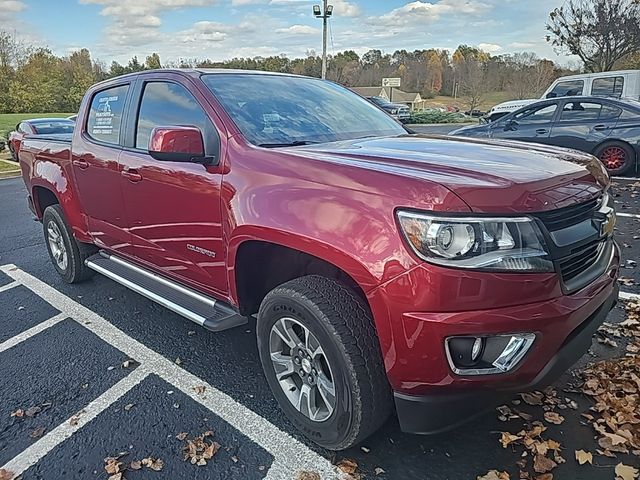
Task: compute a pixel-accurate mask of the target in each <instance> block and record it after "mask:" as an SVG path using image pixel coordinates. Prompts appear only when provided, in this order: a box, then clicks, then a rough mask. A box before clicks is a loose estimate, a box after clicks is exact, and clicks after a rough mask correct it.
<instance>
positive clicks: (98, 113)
mask: <svg viewBox="0 0 640 480" xmlns="http://www.w3.org/2000/svg"><path fill="white" fill-rule="evenodd" d="M128 91H129V85H121V86H118V87H113V88H108V89H106V90H102V91H100V92H98V93H96V94H95V95H94V96H93V99H92V100H91V110H90V111H89V120H88V121H87V134H88V135H89V136H90V137H91V138H93V139H95V140H98V141H100V142H104V143H110V144H113V145H117V144H119V143H120V128H121V126H122V113H123V112H124V102H125V100H126V98H127V92H128Z"/></svg>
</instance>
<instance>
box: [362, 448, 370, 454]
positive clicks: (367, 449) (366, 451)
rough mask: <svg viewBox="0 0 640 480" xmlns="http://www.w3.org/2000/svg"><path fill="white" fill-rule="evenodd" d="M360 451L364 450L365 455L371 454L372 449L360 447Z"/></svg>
mask: <svg viewBox="0 0 640 480" xmlns="http://www.w3.org/2000/svg"><path fill="white" fill-rule="evenodd" d="M360 450H362V451H363V452H364V453H369V452H370V451H371V449H370V448H367V447H360Z"/></svg>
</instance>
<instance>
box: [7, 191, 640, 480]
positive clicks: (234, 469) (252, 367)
mask: <svg viewBox="0 0 640 480" xmlns="http://www.w3.org/2000/svg"><path fill="white" fill-rule="evenodd" d="M613 188H614V193H615V195H616V204H617V210H618V213H619V215H620V216H619V220H618V227H617V238H618V242H619V243H620V245H621V246H622V251H623V262H622V263H623V266H625V267H628V268H624V269H623V270H622V272H623V273H622V275H623V277H624V278H626V279H627V280H625V281H624V285H622V286H621V288H622V289H623V290H624V291H625V292H628V293H629V294H640V266H634V265H633V262H632V261H640V182H638V180H633V179H629V180H616V181H615V185H614V187H613ZM25 195H26V193H25V191H24V187H23V184H22V180H21V179H18V178H16V179H7V180H0V225H1V226H2V233H1V236H0V318H1V321H0V379H1V380H0V382H1V383H0V468H2V469H5V470H7V471H10V472H12V473H13V474H15V475H20V478H22V479H61V478H64V479H82V480H85V479H92V478H95V479H107V478H108V477H109V474H107V472H106V470H105V458H107V457H116V456H118V455H120V454H122V453H126V455H124V456H122V457H121V458H120V460H119V461H121V462H123V463H127V464H128V463H129V462H132V461H134V462H135V461H140V460H142V459H148V458H151V459H152V460H154V461H157V459H161V460H162V463H163V465H162V468H161V469H160V470H154V469H152V468H149V467H142V468H141V469H139V470H129V471H127V472H125V474H124V477H123V478H126V479H129V480H135V479H154V478H168V479H172V480H173V479H176V480H178V479H187V478H189V479H191V478H208V479H210V478H211V479H253V478H268V479H294V478H296V475H298V473H299V472H301V471H310V472H318V473H319V474H320V475H321V478H327V479H328V478H338V473H337V471H336V469H335V467H334V465H335V464H337V463H339V462H340V461H342V460H344V459H351V460H352V461H353V462H354V463H355V464H357V473H358V474H361V475H362V476H363V477H362V478H387V479H403V480H404V479H407V480H408V479H438V480H443V479H475V478H476V476H477V475H482V474H484V473H486V472H487V471H488V470H490V469H499V470H507V471H509V472H510V473H511V474H512V477H511V478H517V472H518V469H517V467H516V466H515V462H516V461H518V460H519V458H520V454H519V453H517V452H514V451H513V450H511V449H504V448H502V447H501V445H500V443H499V436H500V431H504V430H505V429H506V428H509V429H510V430H511V431H513V430H515V429H517V428H518V422H520V423H521V421H520V420H510V421H509V422H508V424H509V426H508V427H506V426H505V423H504V422H501V421H500V420H498V418H497V415H496V413H495V412H489V413H488V414H486V415H484V416H482V417H480V418H478V419H477V420H475V421H474V422H472V423H470V424H468V425H465V426H464V427H462V428H459V429H457V430H455V431H453V432H449V433H446V434H442V435H438V436H430V437H421V436H413V435H406V434H403V433H401V432H400V431H399V428H398V424H397V421H396V420H395V419H393V418H392V419H390V420H389V421H388V422H387V424H386V425H385V426H384V427H383V428H382V429H381V430H380V431H379V432H378V433H377V434H376V435H375V436H373V437H372V438H370V439H368V440H367V441H366V442H365V443H364V444H363V445H362V446H360V447H357V448H353V449H351V450H348V451H345V452H339V453H337V454H336V453H332V452H328V451H324V450H323V449H320V448H318V447H315V446H313V445H309V444H308V443H307V442H305V440H304V439H303V438H302V437H300V436H299V435H298V434H297V433H296V431H295V429H294V427H293V426H292V425H290V424H289V422H288V421H287V420H286V418H284V416H283V414H282V413H281V412H280V410H279V408H278V406H277V404H276V402H275V400H274V399H273V398H272V396H271V393H270V391H269V388H268V386H267V383H266V381H265V380H264V378H263V376H262V372H261V368H260V364H259V361H258V356H257V348H256V344H255V331H254V327H255V323H254V322H253V323H252V322H250V323H249V324H248V325H247V326H245V327H241V328H239V329H234V330H230V331H226V332H222V333H211V332H208V331H206V330H203V329H201V328H199V327H198V326H196V325H195V324H193V323H191V322H189V321H188V320H185V319H183V318H182V317H179V316H178V315H176V314H173V313H172V312H170V311H168V310H166V309H164V308H162V307H160V306H158V305H156V304H154V303H152V302H151V301H149V300H147V299H145V298H143V297H141V296H139V295H137V294H135V293H133V292H131V291H129V290H127V289H126V288H124V287H122V286H120V285H118V284H116V283H114V282H112V281H110V280H108V279H106V278H104V277H102V276H96V277H94V278H93V279H91V280H89V281H88V282H86V283H83V284H79V285H73V286H70V285H66V284H64V283H63V282H62V281H61V280H60V278H59V277H58V275H57V274H56V272H55V271H54V269H53V267H52V266H51V264H50V262H49V258H48V256H47V251H46V248H45V246H44V243H43V238H42V232H41V225H40V224H39V223H37V222H34V221H33V220H32V216H31V214H30V212H29V211H28V209H27V206H26V202H25ZM623 318H624V314H623V311H622V309H621V308H620V307H616V308H615V309H614V310H613V311H612V312H611V314H610V318H609V321H611V322H617V321H620V320H622V319H623ZM619 354H620V351H619V350H616V349H614V348H611V347H608V346H605V345H600V344H597V343H595V344H594V347H593V349H592V351H591V355H586V356H585V357H584V358H583V360H582V361H581V364H585V363H586V362H587V361H589V360H591V359H592V358H594V356H598V357H607V356H614V355H619ZM573 380H574V378H573V376H572V374H571V373H567V374H566V375H565V376H564V377H563V378H562V379H561V380H560V381H559V382H558V384H557V385H556V386H557V388H558V389H563V388H564V387H565V386H566V385H567V383H568V382H572V381H573ZM566 395H567V396H569V397H571V398H572V399H574V400H575V401H576V402H577V403H578V405H579V408H578V409H577V410H575V411H571V412H567V413H566V415H565V416H566V417H567V421H566V422H565V423H564V424H563V425H558V426H555V425H551V426H550V429H549V430H550V431H551V432H552V434H553V436H554V438H556V439H558V440H559V441H560V442H561V443H562V445H563V448H566V452H567V453H566V455H565V457H566V459H567V462H566V463H564V464H562V465H560V466H559V467H558V468H557V469H556V470H554V475H555V477H554V478H556V479H558V478H560V479H565V478H571V479H600V478H614V475H613V469H612V468H610V467H608V466H604V465H612V464H615V463H617V461H618V460H613V459H612V460H611V461H610V462H608V463H607V462H606V461H604V460H601V459H600V460H599V462H600V465H603V466H602V467H598V468H596V467H591V468H586V467H584V466H579V465H578V464H577V463H576V462H575V461H574V460H573V449H574V448H575V449H580V448H585V449H592V450H595V448H596V447H595V446H594V445H593V433H592V431H591V429H590V427H588V426H585V425H584V424H582V423H581V421H580V413H581V412H584V411H585V410H587V409H588V408H589V407H590V406H591V403H590V401H589V400H588V399H587V398H586V397H584V396H582V395H579V394H570V393H567V394H566ZM19 410H22V411H23V415H16V412H17V411H19ZM530 413H531V414H532V415H534V416H535V415H538V416H541V415H542V413H541V411H539V410H536V409H535V408H532V409H531V410H530ZM12 414H13V415H12ZM205 432H213V433H212V434H211V433H207V435H206V436H205V437H204V438H205V440H207V439H209V440H208V441H210V442H214V441H215V442H217V443H218V444H219V445H220V449H219V451H218V453H217V454H216V455H215V456H214V457H213V459H211V460H210V461H209V462H208V464H207V465H202V466H198V465H194V464H192V463H190V462H189V461H185V460H184V455H183V447H184V445H185V442H186V440H185V437H184V435H181V434H182V433H186V434H187V437H186V439H189V438H195V437H197V436H200V435H203V434H205ZM285 432H288V433H285ZM624 458H627V460H626V462H625V463H627V464H634V463H635V460H634V459H633V458H630V457H625V456H624V455H620V459H624ZM156 465H157V463H156ZM8 478H11V477H8ZM307 478H314V477H307ZM315 478H317V477H315ZM3 480H4V478H3Z"/></svg>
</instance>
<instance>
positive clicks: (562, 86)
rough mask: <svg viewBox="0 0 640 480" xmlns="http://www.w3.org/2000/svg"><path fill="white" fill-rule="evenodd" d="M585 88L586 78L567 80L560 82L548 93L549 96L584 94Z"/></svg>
mask: <svg viewBox="0 0 640 480" xmlns="http://www.w3.org/2000/svg"><path fill="white" fill-rule="evenodd" d="M583 88H584V80H569V81H566V82H560V83H558V84H557V85H556V86H555V87H553V90H551V91H550V92H549V93H548V94H547V98H555V97H573V96H575V95H582V89H583Z"/></svg>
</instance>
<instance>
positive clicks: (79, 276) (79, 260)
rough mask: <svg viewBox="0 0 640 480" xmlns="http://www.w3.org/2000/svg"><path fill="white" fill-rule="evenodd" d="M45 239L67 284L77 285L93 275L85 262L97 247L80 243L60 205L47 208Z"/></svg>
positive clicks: (56, 267)
mask: <svg viewBox="0 0 640 480" xmlns="http://www.w3.org/2000/svg"><path fill="white" fill-rule="evenodd" d="M42 225H43V228H44V237H45V240H46V242H45V243H46V245H47V250H48V251H49V257H50V258H51V262H52V263H53V266H54V268H55V269H56V270H57V271H58V273H59V274H60V276H61V277H62V279H63V280H64V281H65V282H67V283H77V282H81V281H83V280H86V279H87V278H89V277H91V276H92V275H93V273H94V272H93V270H91V269H90V268H88V267H87V266H86V265H85V264H84V261H85V260H86V259H87V258H89V257H90V256H91V255H93V254H94V253H95V252H96V250H97V249H96V247H94V246H93V245H88V244H86V243H81V242H78V241H77V240H76V239H75V237H74V236H73V233H72V231H71V228H69V226H68V225H67V222H66V221H65V219H64V215H63V213H62V209H61V208H60V205H51V206H50V207H47V208H46V210H45V211H44V215H43V216H42Z"/></svg>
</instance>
